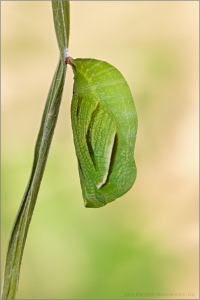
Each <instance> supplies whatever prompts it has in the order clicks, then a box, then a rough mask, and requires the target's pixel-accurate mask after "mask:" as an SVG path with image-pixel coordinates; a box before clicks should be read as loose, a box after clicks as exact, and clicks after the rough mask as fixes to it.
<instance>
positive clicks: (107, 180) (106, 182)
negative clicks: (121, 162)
mask: <svg viewBox="0 0 200 300" xmlns="http://www.w3.org/2000/svg"><path fill="white" fill-rule="evenodd" d="M117 145H118V135H117V133H116V134H115V138H114V143H113V148H112V154H111V158H110V165H109V170H108V176H107V178H106V181H105V182H104V184H102V186H101V187H100V189H102V188H103V187H104V186H105V185H107V184H108V182H109V179H110V175H111V173H112V171H113V167H114V164H115V158H116V153H117Z"/></svg>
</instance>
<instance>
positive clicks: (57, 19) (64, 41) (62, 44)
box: [52, 1, 70, 59]
mask: <svg viewBox="0 0 200 300" xmlns="http://www.w3.org/2000/svg"><path fill="white" fill-rule="evenodd" d="M52 8H53V20H54V25H55V31H56V37H57V41H58V47H59V49H60V56H61V58H63V59H64V58H65V57H66V56H67V55H66V51H67V50H68V44H69V27H70V26H69V1H52Z"/></svg>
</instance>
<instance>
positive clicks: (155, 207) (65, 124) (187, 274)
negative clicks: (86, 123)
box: [1, 1, 199, 299]
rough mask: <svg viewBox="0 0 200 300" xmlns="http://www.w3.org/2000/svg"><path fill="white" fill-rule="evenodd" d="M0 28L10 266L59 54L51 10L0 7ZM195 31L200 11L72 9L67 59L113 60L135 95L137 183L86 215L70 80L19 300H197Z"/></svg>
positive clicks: (185, 7)
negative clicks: (16, 223)
mask: <svg viewBox="0 0 200 300" xmlns="http://www.w3.org/2000/svg"><path fill="white" fill-rule="evenodd" d="M1 17H2V20H1V34H2V91H1V97H2V115H1V125H2V133H1V135H2V153H1V155H2V204H1V205H2V252H1V256H2V262H3V260H4V258H5V252H6V247H7V243H8V239H9V235H10V232H11V228H12V225H13V222H14V219H15V216H16V213H17V210H18V208H19V205H20V202H21V199H22V196H23V193H24V190H25V187H26V184H27V181H28V178H29V174H30V171H31V165H32V160H33V152H34V145H35V141H36V137H37V133H38V130H39V126H40V121H41V116H42V111H43V107H44V104H45V99H46V96H47V93H48V89H49V86H50V83H51V79H52V77H53V74H54V71H55V68H56V65H57V62H58V56H59V51H58V47H57V42H56V37H55V32H54V27H53V18H52V11H51V2H50V1H2V2H1ZM198 22H199V2H198V1H197V2H196V1H132V2H126V1H119V2H117V1H116V2H114V1H103V2H96V1H91V2H90V1H88V2H85V1H82V2H71V30H70V31H71V33H70V47H69V49H70V50H69V53H70V55H71V56H72V57H74V58H77V57H83V58H84V57H90V58H96V59H102V60H105V61H107V62H109V63H110V64H113V65H114V66H115V67H117V68H118V69H119V70H120V71H121V72H122V74H123V75H124V77H125V78H126V80H127V81H128V83H129V85H130V88H131V91H132V94H133V97H134V100H135V104H136V108H137V112H138V121H139V128H138V137H137V141H136V149H135V159H136V164H137V169H138V176H137V179H136V182H135V184H134V186H133V188H132V189H131V191H130V192H128V193H127V194H126V195H125V196H123V197H121V198H119V199H117V200H116V201H115V202H113V203H111V204H109V205H107V206H105V207H103V208H100V209H86V208H84V205H83V200H82V194H81V188H80V184H79V177H78V170H77V162H76V157H75V151H74V146H73V140H72V131H71V121H70V102H71V97H72V86H73V74H72V70H71V69H70V68H68V70H67V78H66V86H65V91H64V95H63V101H62V105H61V110H60V115H59V119H58V123H57V127H56V130H55V134H54V139H53V143H52V147H51V150H50V155H49V159H48V162H47V167H46V171H45V174H44V178H43V181H42V185H41V190H40V193H39V196H38V201H37V204H36V208H35V212H34V215H33V218H32V222H31V226H30V229H29V234H28V238H27V243H26V247H25V252H24V257H23V262H22V268H21V276H20V284H19V292H18V298H20V299H67V298H71V299H75V298H82V299H84V298H88V299H97V298H101V299H105V298H107V299H111V298H113V299H114V298H115V299H122V298H134V299H137V298H142V299H144V298H151V299H156V298H159V299H164V298H166V299H197V298H198V109H199V108H198V83H199V77H198V76H199V73H198V69H199V61H198V59H199V52H198V51H199V48H198V47H199V43H198V42H199V41H198V36H199V32H198V25H199V23H198ZM1 268H2V269H3V264H2V266H1ZM145 293H149V294H145ZM159 293H161V294H159ZM170 293H171V294H170ZM172 293H176V294H174V295H173V294H172Z"/></svg>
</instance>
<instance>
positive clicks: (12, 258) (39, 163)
mask: <svg viewBox="0 0 200 300" xmlns="http://www.w3.org/2000/svg"><path fill="white" fill-rule="evenodd" d="M65 74H66V66H65V65H64V63H63V62H62V61H61V60H60V61H59V64H58V67H57V70H56V72H55V75H54V78H53V81H52V84H51V88H50V91H49V95H48V97H47V101H46V105H45V110H44V113H43V117H42V123H41V128H40V131H39V134H38V139H37V142H36V147H35V155H34V162H33V167H32V172H31V176H30V179H29V182H28V185H27V188H26V191H25V194H24V197H23V199H22V203H21V206H20V209H19V212H18V215H17V218H16V220H15V223H14V227H13V230H12V234H11V237H10V241H9V244H8V251H7V256H6V262H5V272H4V284H3V294H2V298H3V299H14V298H15V297H16V293H17V287H18V281H19V273H20V265H21V260H22V256H23V249H24V245H25V241H26V237H27V233H28V228H29V224H30V221H31V217H32V215H33V210H34V206H35V203H36V200H37V195H38V191H39V188H40V184H41V180H42V176H43V172H44V169H45V165H46V161H47V156H48V152H49V148H50V144H51V141H52V137H53V132H54V128H55V125H56V121H57V117H58V113H59V107H60V103H61V98H62V91H63V87H64V80H65Z"/></svg>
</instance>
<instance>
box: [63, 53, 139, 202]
mask: <svg viewBox="0 0 200 300" xmlns="http://www.w3.org/2000/svg"><path fill="white" fill-rule="evenodd" d="M66 62H67V63H68V64H70V65H71V66H72V69H73V72H74V86H73V98H72V103H71V122H72V130H73V139H74V145H75V151H76V156H77V160H78V170H79V176H80V182H81V188H82V194H83V198H84V202H85V206H86V207H93V208H98V207H102V206H104V205H106V204H107V203H109V202H111V201H114V200H115V199H116V198H118V197H121V196H122V195H124V194H125V193H126V192H127V191H128V190H129V189H130V188H131V187H132V185H133V183H134V181H135V179H136V165H135V160H134V147H135V140H136V134H137V113H136V109H135V105H134V101H133V97H132V94H131V91H130V88H129V86H128V84H127V82H126V80H125V79H124V77H123V76H122V74H121V73H120V72H119V71H118V70H117V69H116V68H115V67H113V66H112V65H110V64H108V63H107V62H105V61H101V60H96V59H81V58H78V59H72V58H71V57H67V59H66Z"/></svg>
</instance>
